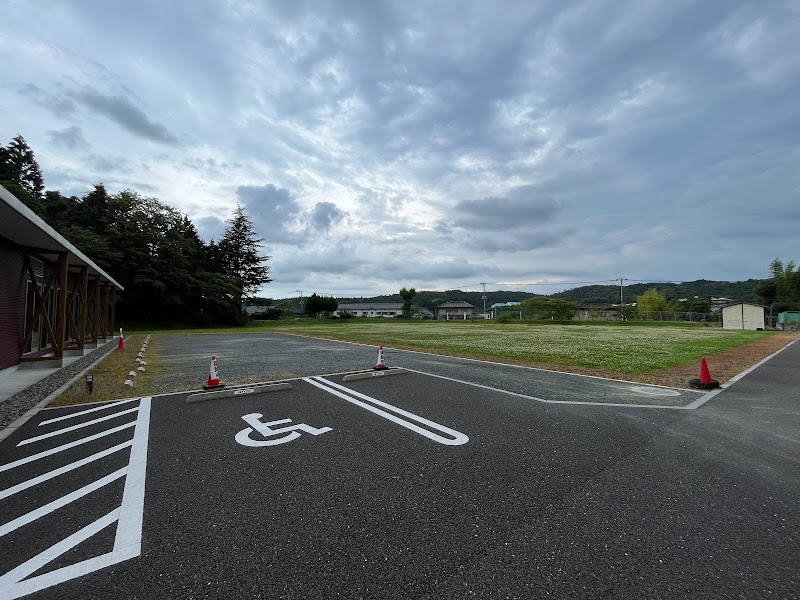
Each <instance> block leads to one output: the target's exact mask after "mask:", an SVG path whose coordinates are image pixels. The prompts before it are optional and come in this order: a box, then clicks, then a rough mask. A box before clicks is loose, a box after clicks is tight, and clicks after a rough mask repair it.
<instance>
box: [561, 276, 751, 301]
mask: <svg viewBox="0 0 800 600" xmlns="http://www.w3.org/2000/svg"><path fill="white" fill-rule="evenodd" d="M761 281H762V280H760V279H748V280H747V281H733V282H731V281H708V280H706V279H698V280H697V281H684V282H682V283H634V284H631V285H626V286H624V287H623V288H622V294H623V301H624V302H635V301H636V296H641V295H642V294H643V293H644V292H646V291H647V290H649V289H651V288H655V289H657V290H658V291H659V292H660V293H661V295H663V296H664V297H665V298H666V299H667V300H678V299H680V298H688V299H690V300H691V299H693V298H694V297H695V296H697V297H698V298H699V299H701V300H708V299H709V298H711V297H712V296H713V297H715V298H719V297H723V298H730V299H731V300H738V301H742V302H757V301H758V296H757V294H756V286H757V285H758V284H759V283H760V282H761ZM619 292H620V289H619V286H618V285H587V286H583V287H578V288H574V289H571V290H565V291H563V292H558V293H557V294H553V295H552V296H553V297H554V298H563V299H564V300H572V301H575V302H581V303H584V304H619Z"/></svg>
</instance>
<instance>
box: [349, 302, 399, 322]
mask: <svg viewBox="0 0 800 600" xmlns="http://www.w3.org/2000/svg"><path fill="white" fill-rule="evenodd" d="M342 313H350V314H351V315H353V316H354V317H389V318H394V317H401V316H403V304H402V303H401V302H368V303H363V304H340V305H339V307H338V308H337V309H336V310H335V311H334V312H333V314H334V316H337V317H338V316H339V315H341V314H342Z"/></svg>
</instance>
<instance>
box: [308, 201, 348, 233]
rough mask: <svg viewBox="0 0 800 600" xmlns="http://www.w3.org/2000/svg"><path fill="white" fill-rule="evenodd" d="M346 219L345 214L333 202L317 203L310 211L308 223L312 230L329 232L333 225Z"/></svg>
mask: <svg viewBox="0 0 800 600" xmlns="http://www.w3.org/2000/svg"><path fill="white" fill-rule="evenodd" d="M345 218H347V213H346V212H345V211H343V210H342V209H340V208H339V207H338V206H336V205H335V204H334V203H333V202H317V203H316V205H314V209H313V210H312V211H311V219H310V223H311V226H312V227H313V228H314V229H319V230H321V231H330V229H331V227H332V226H333V225H336V224H337V223H341V222H342V221H343V220H344V219H345Z"/></svg>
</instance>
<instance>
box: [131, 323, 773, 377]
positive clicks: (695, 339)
mask: <svg viewBox="0 0 800 600" xmlns="http://www.w3.org/2000/svg"><path fill="white" fill-rule="evenodd" d="M129 330H130V331H134V330H147V331H148V332H149V333H190V334H211V333H248V332H249V333H267V332H285V333H296V334H300V335H308V336H315V337H324V338H330V339H336V340H345V341H352V342H364V343H367V344H374V345H384V346H391V347H394V348H404V349H408V350H422V351H427V352H432V353H441V354H453V355H458V356H469V357H474V358H486V359H490V360H492V359H500V360H502V359H506V360H517V361H525V362H529V363H548V364H555V365H572V366H576V367H585V368H590V369H601V370H605V371H616V372H620V373H641V374H647V373H652V372H655V371H659V370H661V369H668V368H670V367H674V366H677V365H681V364H685V363H690V362H694V361H699V360H700V358H702V357H704V356H705V357H709V356H713V355H715V354H717V353H719V352H723V351H725V350H730V349H731V348H735V347H737V346H741V345H743V344H747V343H749V342H754V341H758V340H761V339H764V338H765V337H769V336H771V335H773V334H774V332H768V331H731V330H724V329H720V328H718V327H701V326H700V325H699V324H693V323H670V322H658V321H651V322H643V323H636V324H630V323H624V324H623V323H618V322H612V321H609V322H580V323H578V322H570V323H566V324H559V323H550V322H539V323H529V322H524V321H523V322H517V323H513V322H512V323H497V322H495V321H474V322H473V321H466V322H461V321H450V322H438V321H417V320H413V321H407V320H404V319H367V318H357V319H346V320H321V319H311V318H300V319H281V320H279V321H254V322H252V323H251V325H250V326H248V327H214V328H186V327H174V328H172V327H167V328H152V327H146V326H141V327H137V326H130V327H129Z"/></svg>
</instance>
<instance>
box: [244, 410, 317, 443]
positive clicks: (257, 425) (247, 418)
mask: <svg viewBox="0 0 800 600" xmlns="http://www.w3.org/2000/svg"><path fill="white" fill-rule="evenodd" d="M263 416H264V415H262V414H261V413H251V414H249V415H244V416H243V417H242V419H244V422H245V423H247V424H248V425H250V427H247V428H245V429H242V430H241V431H240V432H239V433H237V434H236V441H237V442H239V443H240V444H241V445H242V446H250V447H259V446H277V445H278V444H286V443H288V442H291V441H292V440H296V439H297V438H299V437H300V434H299V433H297V432H298V431H305V432H306V433H310V434H311V435H320V434H323V433H327V432H329V431H333V428H331V427H322V428H320V429H317V428H316V427H311V426H310V425H306V424H305V423H298V424H297V425H292V426H291V427H281V428H279V429H270V428H271V427H272V426H274V425H285V424H286V423H291V422H292V420H291V419H278V420H277V421H269V422H267V423H262V422H261V421H260V419H261V418H262V417H263ZM254 431H257V432H258V433H260V434H261V435H262V436H263V437H265V438H269V437H273V436H276V435H280V434H281V433H285V434H286V435H284V436H283V437H280V438H278V439H275V440H254V439H252V438H251V437H250V434H251V433H253V432H254Z"/></svg>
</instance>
